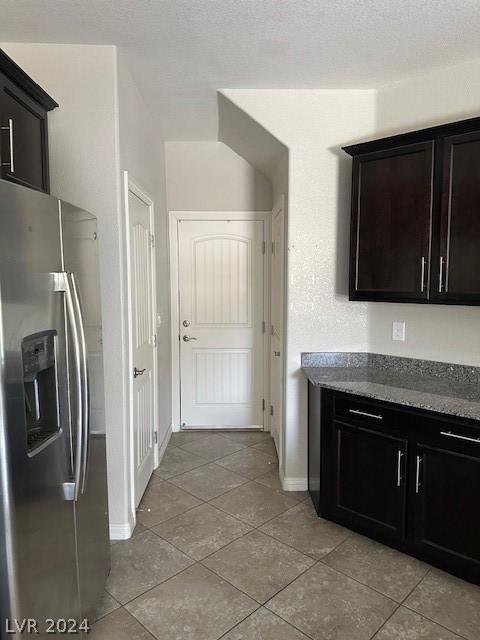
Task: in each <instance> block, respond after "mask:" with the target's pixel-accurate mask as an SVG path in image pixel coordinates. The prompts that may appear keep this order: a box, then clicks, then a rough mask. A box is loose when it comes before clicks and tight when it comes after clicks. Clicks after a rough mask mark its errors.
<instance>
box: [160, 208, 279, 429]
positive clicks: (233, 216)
mask: <svg viewBox="0 0 480 640" xmlns="http://www.w3.org/2000/svg"><path fill="white" fill-rule="evenodd" d="M180 220H205V221H208V220H212V221H213V220H260V221H262V222H263V224H264V227H263V229H264V234H265V235H264V241H265V247H270V246H271V238H272V236H271V227H272V225H271V221H272V212H271V211H169V212H168V228H169V264H170V313H171V323H170V332H171V334H170V344H171V362H172V366H171V389H172V431H174V432H175V431H180V429H181V425H180V415H181V398H180V334H179V323H180V297H179V294H180V288H179V279H178V278H179V258H178V249H179V242H178V223H179V222H180ZM269 257H270V256H269V252H268V251H265V252H264V254H263V283H264V286H263V310H264V321H265V331H264V333H263V363H264V367H263V397H264V399H265V410H264V412H263V430H264V431H270V420H269V416H268V410H267V408H268V407H269V406H270V358H269V353H270V334H269V332H268V330H267V328H268V327H269V321H270V259H269Z"/></svg>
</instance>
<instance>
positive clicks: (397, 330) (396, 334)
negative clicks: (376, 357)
mask: <svg viewBox="0 0 480 640" xmlns="http://www.w3.org/2000/svg"><path fill="white" fill-rule="evenodd" d="M392 340H397V341H399V342H405V322H399V321H397V320H395V321H394V322H393V324H392Z"/></svg>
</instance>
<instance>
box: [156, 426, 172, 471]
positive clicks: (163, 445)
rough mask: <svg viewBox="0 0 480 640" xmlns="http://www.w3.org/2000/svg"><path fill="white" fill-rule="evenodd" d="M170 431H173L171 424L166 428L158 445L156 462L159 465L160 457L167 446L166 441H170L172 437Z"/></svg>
mask: <svg viewBox="0 0 480 640" xmlns="http://www.w3.org/2000/svg"><path fill="white" fill-rule="evenodd" d="M172 431H173V425H172V424H171V425H170V426H169V427H168V429H167V433H166V434H165V436H164V438H163V440H162V442H161V444H160V445H159V447H158V464H159V465H160V463H161V461H162V458H163V456H164V454H165V449H166V448H167V446H168V443H169V442H170V438H171V437H172Z"/></svg>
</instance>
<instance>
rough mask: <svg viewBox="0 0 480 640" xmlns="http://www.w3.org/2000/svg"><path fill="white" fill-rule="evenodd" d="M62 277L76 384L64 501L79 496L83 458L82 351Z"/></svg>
mask: <svg viewBox="0 0 480 640" xmlns="http://www.w3.org/2000/svg"><path fill="white" fill-rule="evenodd" d="M57 275H58V276H61V277H62V282H61V284H59V285H57V287H58V288H57V290H58V291H64V292H65V301H66V306H67V314H68V319H69V325H70V332H71V337H72V344H73V352H74V363H73V369H74V370H75V384H76V387H77V389H76V397H75V400H76V412H75V415H76V447H75V459H74V465H73V466H74V470H73V482H66V483H64V497H65V499H66V500H78V498H79V496H80V484H81V477H82V458H83V451H82V449H83V424H84V417H83V407H84V404H83V392H82V350H81V343H80V336H79V332H78V322H77V313H76V307H75V303H74V297H73V287H72V283H71V279H70V274H68V273H61V274H57Z"/></svg>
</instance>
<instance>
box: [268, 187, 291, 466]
mask: <svg viewBox="0 0 480 640" xmlns="http://www.w3.org/2000/svg"><path fill="white" fill-rule="evenodd" d="M286 202H287V199H286V197H285V194H284V193H282V194H281V195H280V197H279V198H278V200H277V202H275V204H274V206H273V208H272V216H271V227H270V232H271V237H272V243H271V248H272V250H271V251H270V252H269V256H270V260H269V263H270V282H272V280H273V256H274V254H273V220H274V218H275V216H277V215H278V216H279V217H280V224H281V227H282V237H283V244H282V245H281V247H279V248H278V250H279V251H281V252H282V261H283V269H282V272H281V278H282V279H281V282H280V288H281V291H282V319H281V323H282V326H281V328H282V340H281V344H280V370H281V380H280V389H279V395H280V412H279V415H278V417H277V420H278V443H276V444H277V445H278V451H277V453H278V462H279V464H278V472H279V475H280V478H283V475H284V473H285V460H284V449H285V430H284V425H285V379H286V378H285V372H286V367H285V363H286V348H285V345H286V340H285V333H286V331H285V329H286V313H285V303H286V300H287V295H286V281H287V279H286V264H287V251H286V242H287V233H286V232H287V229H286V211H285V207H286ZM270 291H271V288H270ZM271 298H272V296H271V295H270V326H271V321H272V299H271ZM269 336H270V340H271V332H270V331H269ZM269 355H270V358H269V363H270V362H271V356H272V349H270V350H269ZM269 373H270V377H269V394H270V396H271V388H272V376H273V374H272V371H271V367H270V372H269ZM270 403H272V398H271V397H270ZM271 419H272V418H271V416H270V415H269V420H271Z"/></svg>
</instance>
